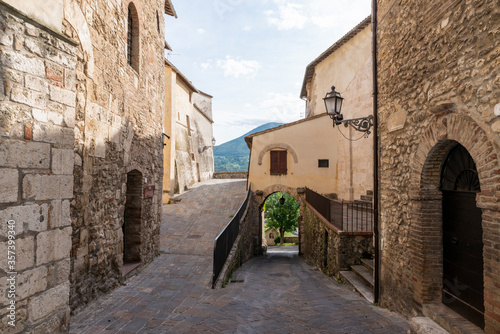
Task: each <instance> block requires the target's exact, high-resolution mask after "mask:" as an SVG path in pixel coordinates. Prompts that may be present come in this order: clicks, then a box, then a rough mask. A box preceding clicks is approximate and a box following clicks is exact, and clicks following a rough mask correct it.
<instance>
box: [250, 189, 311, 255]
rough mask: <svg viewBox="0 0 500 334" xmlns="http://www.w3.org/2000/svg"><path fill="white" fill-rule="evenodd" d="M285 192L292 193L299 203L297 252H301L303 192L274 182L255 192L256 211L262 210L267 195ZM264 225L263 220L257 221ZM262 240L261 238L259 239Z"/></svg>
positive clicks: (261, 225)
mask: <svg viewBox="0 0 500 334" xmlns="http://www.w3.org/2000/svg"><path fill="white" fill-rule="evenodd" d="M280 191H282V192H286V193H288V194H290V195H292V197H293V198H294V199H295V200H296V201H297V203H299V209H300V216H299V254H302V242H303V240H302V238H303V237H302V229H303V221H302V219H303V217H304V208H305V193H304V194H300V193H299V191H298V190H297V188H291V187H287V186H284V185H281V184H275V185H272V186H269V187H267V188H265V189H264V190H262V192H257V196H255V198H256V200H257V207H258V212H262V206H263V205H264V202H265V201H266V199H267V198H268V197H269V195H271V194H274V193H276V192H280ZM261 218H262V216H261V215H259V219H261ZM263 225H264V222H263V221H260V222H259V226H260V228H261V229H262V227H263ZM262 234H263V233H262V231H261V233H260V235H261V237H262ZM261 242H262V240H261Z"/></svg>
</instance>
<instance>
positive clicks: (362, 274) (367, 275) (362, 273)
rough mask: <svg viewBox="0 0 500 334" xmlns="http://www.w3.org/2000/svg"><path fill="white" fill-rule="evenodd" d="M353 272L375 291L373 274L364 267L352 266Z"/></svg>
mask: <svg viewBox="0 0 500 334" xmlns="http://www.w3.org/2000/svg"><path fill="white" fill-rule="evenodd" d="M351 271H352V272H353V273H354V274H355V275H356V276H358V277H359V279H361V281H363V282H364V283H365V284H366V285H367V286H368V287H369V288H370V289H371V290H373V273H371V272H370V271H369V270H368V269H366V268H365V266H363V265H356V266H351Z"/></svg>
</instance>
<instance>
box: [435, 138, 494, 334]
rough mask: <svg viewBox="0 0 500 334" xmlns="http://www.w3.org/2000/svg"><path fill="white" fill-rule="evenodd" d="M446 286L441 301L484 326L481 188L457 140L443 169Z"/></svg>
mask: <svg viewBox="0 0 500 334" xmlns="http://www.w3.org/2000/svg"><path fill="white" fill-rule="evenodd" d="M440 190H441V191H442V193H443V199H442V213H443V286H442V302H443V304H445V305H447V306H448V307H450V308H451V309H452V310H454V311H455V312H457V313H458V314H460V315H462V316H463V317H464V318H466V319H468V320H469V321H471V322H473V323H474V324H476V325H477V326H479V327H480V328H484V292H483V290H484V280H483V230H482V217H481V214H482V211H481V209H480V208H478V207H477V205H476V194H477V193H478V192H480V191H481V188H480V183H479V176H478V173H477V168H476V164H475V163H474V160H473V159H472V157H471V155H470V154H469V152H468V151H467V150H466V149H465V148H464V147H463V146H462V145H460V144H458V143H457V144H456V146H455V147H453V148H452V149H451V150H450V152H449V153H448V155H447V157H446V159H445V161H444V165H443V169H442V173H441V182H440Z"/></svg>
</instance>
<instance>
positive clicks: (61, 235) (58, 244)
mask: <svg viewBox="0 0 500 334" xmlns="http://www.w3.org/2000/svg"><path fill="white" fill-rule="evenodd" d="M71 231H72V229H71V227H66V228H64V229H62V230H61V229H55V230H49V231H46V232H41V233H39V234H38V235H37V237H36V264H37V265H41V264H44V263H48V262H52V261H57V260H62V259H64V258H67V257H69V255H70V251H71Z"/></svg>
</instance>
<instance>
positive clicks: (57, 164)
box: [52, 148, 74, 175]
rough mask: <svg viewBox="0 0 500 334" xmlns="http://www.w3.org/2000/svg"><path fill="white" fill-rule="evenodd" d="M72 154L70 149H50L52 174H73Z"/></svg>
mask: <svg viewBox="0 0 500 334" xmlns="http://www.w3.org/2000/svg"><path fill="white" fill-rule="evenodd" d="M73 165H74V152H73V150H70V149H58V148H53V149H52V173H53V174H65V175H72V174H73Z"/></svg>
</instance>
